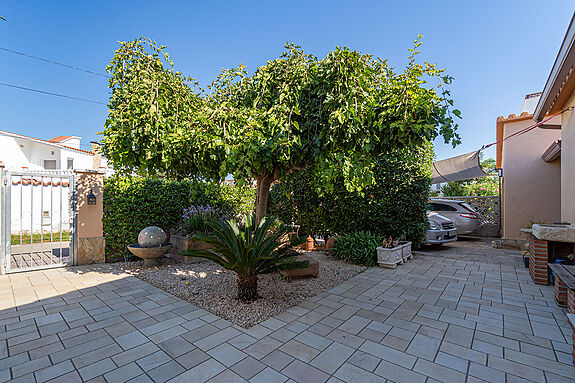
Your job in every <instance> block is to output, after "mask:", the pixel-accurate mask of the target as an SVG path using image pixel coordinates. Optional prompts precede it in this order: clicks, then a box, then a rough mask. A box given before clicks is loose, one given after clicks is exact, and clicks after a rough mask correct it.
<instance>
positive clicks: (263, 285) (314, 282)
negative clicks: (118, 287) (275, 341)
mask: <svg viewBox="0 0 575 383" xmlns="http://www.w3.org/2000/svg"><path fill="white" fill-rule="evenodd" d="M305 255H307V256H309V257H311V258H313V259H315V260H317V261H319V276H318V277H317V278H313V277H304V278H295V279H293V280H292V281H290V282H287V281H285V280H284V279H283V277H282V275H281V274H279V273H274V274H267V275H260V276H259V278H258V293H259V294H260V296H261V297H262V298H260V299H258V300H257V301H255V302H252V303H242V302H240V301H238V300H237V299H235V298H236V295H237V284H236V273H234V272H232V271H228V270H226V269H224V268H223V267H221V266H219V265H217V264H215V263H213V262H210V261H207V262H201V263H192V264H183V263H177V262H175V261H174V260H171V259H163V260H161V261H160V264H159V265H158V266H155V267H148V268H145V267H142V266H143V261H136V262H126V263H115V264H114V266H115V267H116V268H119V269H121V270H123V271H125V272H128V273H130V274H132V275H134V276H135V277H137V278H139V279H142V280H144V281H146V282H148V283H150V284H151V285H154V286H156V287H158V288H160V289H162V290H164V291H166V292H168V293H170V294H173V295H175V296H177V297H179V298H181V299H184V300H186V301H188V302H190V303H192V304H194V305H196V306H198V307H201V308H203V309H204V310H207V311H209V312H211V313H213V314H215V315H218V316H219V317H221V318H224V319H227V320H229V321H231V322H232V323H234V324H236V325H238V326H242V327H245V328H248V327H251V326H253V325H255V324H257V323H259V322H262V321H264V320H266V319H267V318H269V317H272V316H274V315H278V314H280V313H281V312H283V311H285V310H286V309H288V308H290V307H292V306H295V305H297V304H299V303H301V302H302V301H303V300H304V299H306V298H309V297H313V296H315V295H317V294H319V293H321V292H323V291H326V290H329V289H330V288H332V287H334V286H336V285H338V284H340V283H342V282H343V281H345V280H347V279H349V278H351V277H353V276H354V275H357V274H359V273H361V272H362V271H364V270H366V267H364V266H358V265H352V264H348V263H345V262H343V261H340V260H337V259H335V258H334V257H331V256H329V255H327V254H325V253H322V252H310V253H306V254H305Z"/></svg>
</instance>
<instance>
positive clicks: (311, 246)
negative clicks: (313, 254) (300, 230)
mask: <svg viewBox="0 0 575 383" xmlns="http://www.w3.org/2000/svg"><path fill="white" fill-rule="evenodd" d="M314 248H315V242H314V241H313V238H312V236H311V235H308V236H307V241H306V243H305V249H306V250H307V251H312V250H313V249H314Z"/></svg>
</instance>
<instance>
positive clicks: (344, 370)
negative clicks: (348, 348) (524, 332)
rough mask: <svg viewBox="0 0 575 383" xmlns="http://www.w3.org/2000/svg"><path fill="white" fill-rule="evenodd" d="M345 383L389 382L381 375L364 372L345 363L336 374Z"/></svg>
mask: <svg viewBox="0 0 575 383" xmlns="http://www.w3.org/2000/svg"><path fill="white" fill-rule="evenodd" d="M334 376H335V377H336V378H339V379H341V380H342V381H344V382H362V383H363V382H366V383H385V382H386V381H387V380H386V379H385V378H383V377H381V376H379V375H376V374H373V373H371V372H368V371H366V370H363V369H361V368H359V367H357V366H354V365H353V364H349V363H345V364H344V365H343V366H341V367H340V368H339V369H338V370H337V372H336V373H335V374H334Z"/></svg>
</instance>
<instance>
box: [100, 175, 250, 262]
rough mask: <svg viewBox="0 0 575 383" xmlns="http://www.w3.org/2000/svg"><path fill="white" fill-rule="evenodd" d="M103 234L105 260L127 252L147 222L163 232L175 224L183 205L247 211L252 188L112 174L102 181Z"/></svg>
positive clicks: (230, 213)
mask: <svg viewBox="0 0 575 383" xmlns="http://www.w3.org/2000/svg"><path fill="white" fill-rule="evenodd" d="M103 200H104V217H103V219H102V222H103V226H104V236H105V238H106V260H107V261H112V262H113V261H118V260H122V259H124V257H126V256H129V255H130V254H129V252H128V251H127V250H126V246H128V245H129V244H131V243H136V242H137V238H138V233H139V232H140V230H142V229H143V228H145V227H147V226H151V225H154V226H159V227H161V228H162V229H164V231H166V233H169V232H170V231H171V230H173V229H175V228H177V226H178V224H179V223H180V219H181V216H182V212H183V210H184V208H187V207H189V206H191V205H196V206H199V205H202V206H212V207H215V208H217V209H218V210H221V211H223V212H225V213H226V214H228V215H238V214H251V213H252V212H253V209H254V206H255V204H254V201H255V190H254V189H253V188H251V187H239V186H235V185H225V184H216V183H207V182H201V181H192V180H184V181H171V180H162V179H152V178H141V177H121V176H114V177H111V178H108V179H106V180H105V182H104V198H103Z"/></svg>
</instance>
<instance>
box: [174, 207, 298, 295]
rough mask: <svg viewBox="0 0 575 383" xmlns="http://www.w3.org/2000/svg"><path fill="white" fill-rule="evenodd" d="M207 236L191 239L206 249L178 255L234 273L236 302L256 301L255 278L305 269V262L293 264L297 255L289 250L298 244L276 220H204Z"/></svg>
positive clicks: (286, 227)
mask: <svg viewBox="0 0 575 383" xmlns="http://www.w3.org/2000/svg"><path fill="white" fill-rule="evenodd" d="M207 221H208V225H209V226H210V229H211V230H210V231H211V233H210V234H206V233H197V234H196V235H195V236H194V239H197V240H199V241H201V242H204V243H206V244H208V245H209V246H210V247H211V248H212V249H213V251H210V250H196V249H190V250H184V251H182V255H189V256H192V257H200V258H205V259H209V260H210V261H213V262H216V263H217V264H218V265H220V266H222V267H224V268H226V269H228V270H232V271H234V272H236V274H237V275H238V280H237V283H238V299H239V300H241V301H244V302H250V301H253V300H256V299H258V298H259V296H258V275H259V274H269V273H273V272H277V271H281V270H289V269H294V268H300V267H306V266H308V264H309V262H308V261H297V259H296V257H297V255H298V254H299V253H298V252H297V251H295V250H294V249H293V247H294V246H295V245H298V244H301V242H302V241H301V240H300V239H298V238H290V237H289V235H288V234H289V233H290V232H291V228H290V227H289V226H285V225H282V224H281V223H280V222H279V220H277V219H273V218H265V217H264V218H263V219H262V220H261V221H260V223H259V224H256V221H255V219H253V218H252V217H251V216H250V215H245V216H244V217H243V220H242V221H243V223H239V224H238V223H237V222H235V221H234V220H231V219H230V220H228V221H225V222H222V221H218V220H207Z"/></svg>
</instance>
